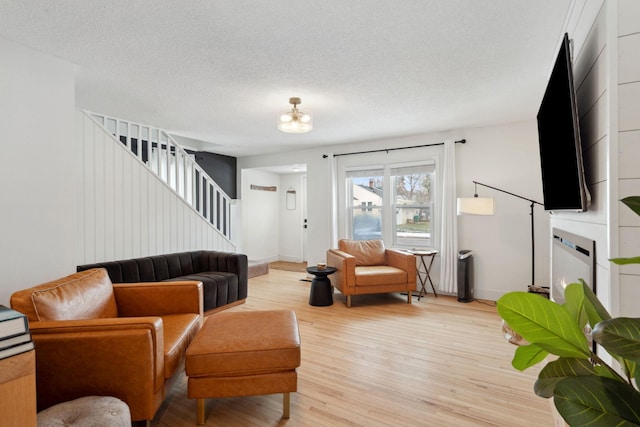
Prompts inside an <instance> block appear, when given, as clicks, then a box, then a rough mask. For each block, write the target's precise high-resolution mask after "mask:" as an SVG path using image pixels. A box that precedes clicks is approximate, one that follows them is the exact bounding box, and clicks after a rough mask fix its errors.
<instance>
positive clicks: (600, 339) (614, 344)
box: [592, 317, 640, 362]
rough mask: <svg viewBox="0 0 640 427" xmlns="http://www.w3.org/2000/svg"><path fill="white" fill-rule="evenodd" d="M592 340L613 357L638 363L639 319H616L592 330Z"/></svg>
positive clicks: (604, 322)
mask: <svg viewBox="0 0 640 427" xmlns="http://www.w3.org/2000/svg"><path fill="white" fill-rule="evenodd" d="M592 336H593V339H594V340H595V341H596V342H597V343H598V344H600V345H601V346H603V347H604V348H606V349H607V351H608V352H609V353H611V354H613V355H616V356H620V357H623V358H625V359H630V360H632V361H635V362H640V319H638V318H629V317H616V318H615V319H609V320H604V321H602V322H600V323H598V324H597V325H596V326H595V328H593V333H592Z"/></svg>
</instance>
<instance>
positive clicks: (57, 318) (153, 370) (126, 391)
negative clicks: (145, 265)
mask: <svg viewBox="0 0 640 427" xmlns="http://www.w3.org/2000/svg"><path fill="white" fill-rule="evenodd" d="M11 307H12V308H13V309H14V310H17V311H20V312H22V313H24V314H26V315H27V317H28V318H29V329H30V331H31V335H32V338H33V341H34V343H35V348H36V390H37V398H38V410H43V409H46V408H48V407H50V406H52V405H55V404H57V403H61V402H65V401H69V400H73V399H76V398H79V397H83V396H91V395H98V396H113V397H117V398H119V399H121V400H123V401H124V402H126V403H127V405H129V409H130V411H131V419H132V421H139V420H140V421H141V420H146V421H147V425H148V424H149V422H150V420H151V419H152V418H153V417H154V415H155V413H156V410H157V409H158V407H159V406H160V404H161V403H162V401H163V399H164V396H165V391H166V388H168V387H170V384H172V382H171V381H170V380H171V379H173V378H174V377H177V375H175V374H176V373H177V372H180V371H181V370H182V367H183V362H184V356H185V352H186V349H187V346H188V345H189V343H190V342H191V340H192V339H193V337H194V336H195V334H196V332H197V331H198V330H200V327H201V326H202V283H201V282H197V281H184V282H160V283H150V282H149V283H126V284H112V283H111V281H110V280H109V276H108V275H107V272H106V270H104V269H92V270H87V271H83V272H81V273H76V274H72V275H70V276H67V277H64V278H62V279H58V280H55V281H53V282H49V283H45V284H43V285H40V286H36V287H33V288H30V289H25V290H21V291H18V292H15V293H14V294H13V295H12V296H11Z"/></svg>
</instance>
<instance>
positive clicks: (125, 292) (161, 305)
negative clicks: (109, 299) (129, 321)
mask: <svg viewBox="0 0 640 427" xmlns="http://www.w3.org/2000/svg"><path fill="white" fill-rule="evenodd" d="M113 292H114V294H115V297H116V305H117V306H118V316H120V317H136V316H137V317H140V316H161V315H165V314H181V313H195V314H199V315H200V318H202V317H203V310H204V308H203V304H204V303H203V296H202V282H197V281H188V280H185V281H179V282H142V283H114V284H113Z"/></svg>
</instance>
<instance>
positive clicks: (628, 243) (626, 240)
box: [619, 227, 640, 286]
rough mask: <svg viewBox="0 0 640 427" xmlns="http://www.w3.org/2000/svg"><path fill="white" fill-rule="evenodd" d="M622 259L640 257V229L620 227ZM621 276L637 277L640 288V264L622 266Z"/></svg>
mask: <svg viewBox="0 0 640 427" xmlns="http://www.w3.org/2000/svg"><path fill="white" fill-rule="evenodd" d="M619 230H620V237H619V238H620V257H621V258H632V257H636V256H639V255H640V227H620V229H619ZM620 274H634V275H637V276H638V277H637V279H638V286H640V264H629V265H621V266H620Z"/></svg>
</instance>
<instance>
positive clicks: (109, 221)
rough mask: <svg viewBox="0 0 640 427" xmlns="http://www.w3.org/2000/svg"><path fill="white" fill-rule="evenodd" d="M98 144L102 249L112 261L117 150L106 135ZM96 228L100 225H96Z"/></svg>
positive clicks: (114, 255) (115, 249)
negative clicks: (100, 152)
mask: <svg viewBox="0 0 640 427" xmlns="http://www.w3.org/2000/svg"><path fill="white" fill-rule="evenodd" d="M99 140H100V144H102V147H103V149H104V182H102V186H103V188H96V191H97V192H96V197H100V193H99V192H100V191H103V192H104V205H105V206H104V211H105V218H104V219H105V222H104V226H103V227H104V228H103V232H104V249H105V256H106V259H108V260H112V259H116V253H117V249H119V248H116V242H117V239H116V233H117V231H116V209H117V206H116V198H115V196H116V195H115V189H114V182H115V173H114V166H113V164H114V162H115V159H114V157H115V154H114V153H115V150H116V148H119V147H117V146H116V144H114V143H113V141H111V139H110V138H109V137H108V135H106V134H104V133H103V134H102V137H101V138H99ZM96 161H98V162H99V161H100V159H96ZM98 227H100V225H99V224H98Z"/></svg>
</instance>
